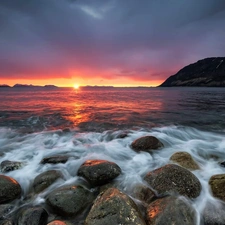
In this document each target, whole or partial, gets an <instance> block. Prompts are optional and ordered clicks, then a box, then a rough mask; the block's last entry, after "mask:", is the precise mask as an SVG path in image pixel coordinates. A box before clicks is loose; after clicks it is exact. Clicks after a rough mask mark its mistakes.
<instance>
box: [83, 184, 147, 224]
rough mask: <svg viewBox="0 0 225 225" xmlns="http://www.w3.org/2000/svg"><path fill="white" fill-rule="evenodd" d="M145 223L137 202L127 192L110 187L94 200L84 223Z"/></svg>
mask: <svg viewBox="0 0 225 225" xmlns="http://www.w3.org/2000/svg"><path fill="white" fill-rule="evenodd" d="M107 224H108V225H109V224H110V225H111V224H123V225H145V224H146V223H145V221H144V219H143V217H142V215H141V213H140V212H139V209H138V208H137V206H136V204H135V203H134V202H133V200H132V199H131V198H130V197H128V196H127V195H126V194H124V193H122V192H120V191H119V190H118V189H116V188H110V189H108V190H106V191H105V192H103V193H102V194H100V195H99V196H98V197H97V199H96V200H95V202H94V205H93V206H92V208H91V210H90V212H89V214H88V216H87V218H86V220H85V222H84V225H107Z"/></svg>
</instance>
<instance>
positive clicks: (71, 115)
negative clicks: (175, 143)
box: [0, 88, 225, 131]
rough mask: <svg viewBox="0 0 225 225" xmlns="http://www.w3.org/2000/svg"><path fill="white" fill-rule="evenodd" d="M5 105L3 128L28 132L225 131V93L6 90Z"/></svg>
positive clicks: (1, 94)
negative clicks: (169, 127)
mask: <svg viewBox="0 0 225 225" xmlns="http://www.w3.org/2000/svg"><path fill="white" fill-rule="evenodd" d="M0 102H1V104H0V126H7V127H12V128H19V129H24V130H27V131H42V130H49V129H58V128H65V127H70V128H75V127H79V128H80V129H82V130H91V131H93V130H95V131H104V130H107V129H118V128H121V129H124V128H132V127H141V128H143V127H145V128H146V127H147V128H149V127H153V126H164V125H174V124H176V125H178V124H179V125H187V126H194V127H198V128H201V129H218V130H220V129H224V127H225V124H224V121H225V90H224V88H149V89H147V88H104V89H101V88H98V89H97V88H96V89H87V88H86V89H84V88H83V89H80V90H74V89H70V88H59V89H53V90H48V89H47V90H46V89H38V88H36V89H30V88H25V89H24V88H17V89H15V88H14V89H2V90H0Z"/></svg>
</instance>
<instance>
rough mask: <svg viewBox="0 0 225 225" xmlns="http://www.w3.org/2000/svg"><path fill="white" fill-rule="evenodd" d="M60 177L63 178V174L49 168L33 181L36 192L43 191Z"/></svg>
mask: <svg viewBox="0 0 225 225" xmlns="http://www.w3.org/2000/svg"><path fill="white" fill-rule="evenodd" d="M60 178H63V174H62V173H61V172H60V171H58V170H48V171H46V172H44V173H41V174H39V175H38V176H37V177H36V178H35V179H34V183H33V188H34V191H35V193H40V192H42V191H43V190H45V189H46V188H47V187H49V186H50V185H52V184H53V183H54V182H55V181H56V180H58V179H60Z"/></svg>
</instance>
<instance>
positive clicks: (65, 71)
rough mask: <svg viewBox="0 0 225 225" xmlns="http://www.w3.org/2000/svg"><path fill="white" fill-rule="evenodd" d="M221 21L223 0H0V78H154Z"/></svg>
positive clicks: (223, 32) (212, 38) (65, 81)
mask: <svg viewBox="0 0 225 225" xmlns="http://www.w3.org/2000/svg"><path fill="white" fill-rule="evenodd" d="M224 27H225V1H224V0H0V28H1V29H0V84H9V85H14V84H15V83H26V84H38V85H44V84H55V85H58V86H73V85H74V84H75V83H76V84H79V85H114V86H141V85H143V86H155V85H158V84H160V83H161V82H162V81H163V80H165V79H166V78H167V77H168V76H170V75H172V74H174V73H176V72H177V71H178V70H179V69H181V68H182V67H183V66H185V65H188V64H190V63H193V62H195V61H197V60H199V59H202V58H206V57H213V56H225V42H224V40H225V29H224Z"/></svg>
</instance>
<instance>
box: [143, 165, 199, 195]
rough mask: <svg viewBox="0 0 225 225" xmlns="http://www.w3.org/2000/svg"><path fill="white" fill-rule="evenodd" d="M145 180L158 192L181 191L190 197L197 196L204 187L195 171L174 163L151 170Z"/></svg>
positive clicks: (180, 192)
mask: <svg viewBox="0 0 225 225" xmlns="http://www.w3.org/2000/svg"><path fill="white" fill-rule="evenodd" d="M144 180H145V181H147V183H148V184H149V185H150V186H151V187H152V188H153V189H155V190H156V191H157V192H158V194H168V193H170V194H171V193H172V194H174V193H179V194H180V195H184V196H187V197H189V198H196V197H198V196H199V195H200V192H201V188H202V187H201V183H200V181H199V179H198V178H197V177H196V176H195V175H194V174H193V173H191V172H190V171H189V170H187V169H185V168H183V167H180V166H178V165H174V164H168V165H166V166H163V167H161V168H159V169H156V170H154V171H151V172H149V173H148V174H147V175H146V176H145V178H144Z"/></svg>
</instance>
